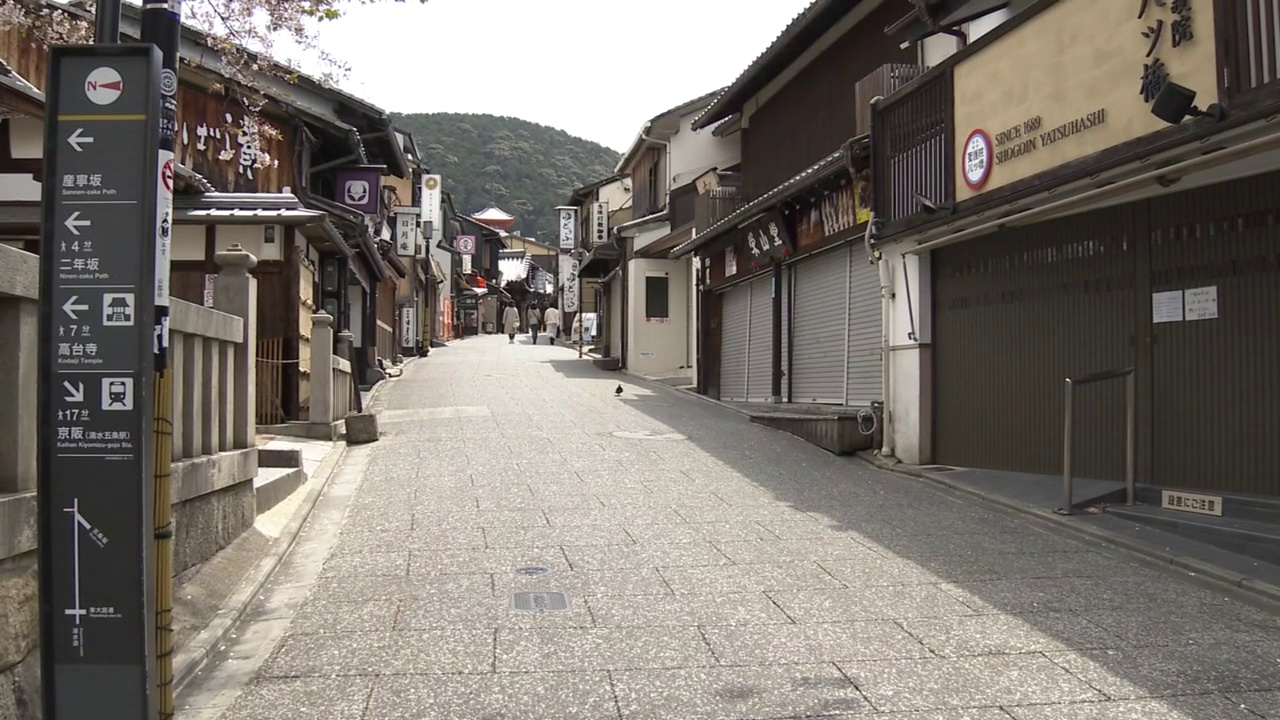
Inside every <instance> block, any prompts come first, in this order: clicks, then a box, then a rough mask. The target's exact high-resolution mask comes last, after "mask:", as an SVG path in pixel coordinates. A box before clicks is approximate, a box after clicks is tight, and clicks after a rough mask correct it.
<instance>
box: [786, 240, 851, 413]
mask: <svg viewBox="0 0 1280 720" xmlns="http://www.w3.org/2000/svg"><path fill="white" fill-rule="evenodd" d="M848 297H849V247H848V246H847V245H846V246H843V247H841V248H839V249H837V250H833V251H831V252H826V253H822V254H821V255H818V256H816V257H813V258H811V259H809V260H805V261H804V262H801V263H799V264H798V265H797V266H796V269H795V290H794V291H793V303H794V307H793V308H792V310H793V312H794V314H795V325H796V326H795V330H794V331H793V337H792V342H793V343H795V347H794V348H793V349H792V357H791V402H797V403H827V404H832V405H839V404H841V403H843V402H844V398H845V389H844V388H845V386H844V377H845V368H846V362H845V333H843V332H841V328H843V327H845V323H846V320H847V312H848V311H847V303H848Z"/></svg>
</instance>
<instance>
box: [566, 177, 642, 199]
mask: <svg viewBox="0 0 1280 720" xmlns="http://www.w3.org/2000/svg"><path fill="white" fill-rule="evenodd" d="M628 177H630V176H629V175H627V174H626V173H614V174H612V175H610V176H609V177H607V178H604V179H603V180H597V181H595V182H593V183H589V184H587V185H583V186H582V187H580V188H577V189H575V190H574V191H573V192H572V193H570V194H569V199H568V200H567V201H565V205H573V206H576V204H577V202H578V201H579V200H586V199H587V198H588V197H590V196H591V193H593V192H595V191H597V190H599V189H600V188H602V187H604V186H606V185H609V184H611V183H615V182H618V181H620V180H625V179H626V178H628Z"/></svg>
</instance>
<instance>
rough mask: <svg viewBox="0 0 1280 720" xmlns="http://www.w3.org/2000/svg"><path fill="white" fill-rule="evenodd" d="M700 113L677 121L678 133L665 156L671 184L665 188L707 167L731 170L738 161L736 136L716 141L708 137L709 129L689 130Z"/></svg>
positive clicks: (679, 184) (687, 178)
mask: <svg viewBox="0 0 1280 720" xmlns="http://www.w3.org/2000/svg"><path fill="white" fill-rule="evenodd" d="M700 112H702V110H701V108H699V110H698V111H697V112H693V113H690V114H688V115H685V116H684V117H682V118H680V130H679V131H678V132H676V134H675V135H673V136H672V137H671V147H670V154H669V156H668V157H669V162H668V167H669V168H670V172H671V177H670V178H669V180H670V182H671V184H670V185H669V186H668V187H671V188H678V187H680V186H681V185H684V184H686V183H689V182H692V181H693V179H694V178H696V177H698V176H699V175H701V174H702V173H704V172H706V171H708V170H710V169H711V168H721V169H724V168H729V167H733V166H734V165H737V164H738V163H739V162H741V160H742V151H741V145H740V143H739V142H738V136H737V135H731V136H729V137H727V138H718V137H716V136H715V135H712V134H711V131H712V128H707V129H705V130H700V131H697V132H695V131H694V130H693V129H691V127H690V126H691V125H692V124H693V119H694V118H695V117H697V116H698V113H700Z"/></svg>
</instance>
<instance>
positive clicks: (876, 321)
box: [844, 245, 884, 407]
mask: <svg viewBox="0 0 1280 720" xmlns="http://www.w3.org/2000/svg"><path fill="white" fill-rule="evenodd" d="M849 249H850V252H851V253H852V259H851V260H852V261H851V262H850V263H849V268H850V269H849V359H848V365H847V367H846V373H847V374H848V384H847V385H845V398H844V404H845V405H848V406H849V407H869V406H870V405H871V402H872V401H874V400H880V399H882V397H883V394H884V393H883V389H882V388H881V387H880V386H881V385H882V384H883V382H882V381H883V377H884V376H883V375H882V371H883V364H882V362H881V356H882V355H883V353H884V346H883V335H882V333H881V331H880V327H881V324H882V323H881V320H882V319H883V315H882V313H881V305H880V270H879V268H878V267H876V265H875V264H874V263H871V262H868V261H867V253H866V252H865V251H864V250H863V249H862V248H861V247H858V246H857V245H851V246H850V248H849Z"/></svg>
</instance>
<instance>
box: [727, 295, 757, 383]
mask: <svg viewBox="0 0 1280 720" xmlns="http://www.w3.org/2000/svg"><path fill="white" fill-rule="evenodd" d="M750 313H751V287H750V286H749V285H739V286H737V287H735V288H732V289H730V290H726V291H725V293H724V296H723V298H722V303H721V314H720V399H721V400H734V401H739V402H745V401H746V399H747V338H748V336H749V335H750V332H749V330H750Z"/></svg>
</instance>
